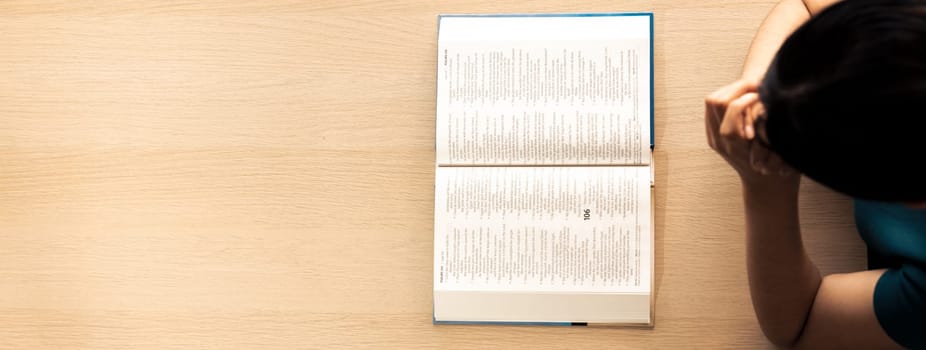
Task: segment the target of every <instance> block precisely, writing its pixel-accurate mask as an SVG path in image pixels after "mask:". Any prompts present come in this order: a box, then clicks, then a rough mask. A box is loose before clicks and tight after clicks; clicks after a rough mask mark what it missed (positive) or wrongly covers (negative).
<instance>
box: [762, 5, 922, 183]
mask: <svg viewBox="0 0 926 350" xmlns="http://www.w3.org/2000/svg"><path fill="white" fill-rule="evenodd" d="M759 95H760V98H761V100H762V103H763V104H764V105H765V108H766V115H767V118H768V119H767V121H766V125H765V127H766V130H765V132H766V134H767V136H768V143H769V144H770V145H771V147H772V148H773V149H774V151H775V152H776V153H778V154H779V155H780V156H781V157H782V159H783V160H784V161H785V162H787V163H788V164H790V165H791V166H792V167H794V168H795V169H797V170H799V171H800V172H802V173H804V175H806V176H807V177H809V178H811V179H813V180H815V181H817V182H819V183H821V184H823V185H825V186H828V187H830V188H832V189H834V190H836V191H839V192H842V193H844V194H847V195H849V196H853V197H856V198H863V199H872V200H883V201H921V200H926V170H924V169H926V168H923V166H926V164H921V161H922V160H924V159H926V112H924V109H926V0H919V1H917V0H846V1H843V2H840V3H837V4H835V5H833V6H831V7H829V8H827V9H825V10H824V11H822V12H821V13H820V14H818V15H817V16H815V17H813V18H811V19H810V20H809V21H808V22H807V23H805V24H804V25H803V26H801V27H800V28H798V30H797V31H795V32H794V33H793V34H792V35H791V36H790V37H789V38H788V39H787V40H786V41H785V43H784V44H783V45H782V46H781V48H780V49H779V51H778V53H777V55H776V57H775V59H774V60H773V62H772V64H771V66H770V67H769V70H768V72H767V73H766V76H765V79H764V80H763V82H762V85H761V86H760V88H759Z"/></svg>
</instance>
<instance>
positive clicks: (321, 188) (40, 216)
mask: <svg viewBox="0 0 926 350" xmlns="http://www.w3.org/2000/svg"><path fill="white" fill-rule="evenodd" d="M772 5H773V1H768V0H763V1H750V2H742V1H734V0H730V1H720V0H705V1H694V0H690V1H677V0H664V1H631V0H628V1H577V2H568V1H556V0H542V1H530V2H527V1H523V2H512V3H511V4H496V2H495V1H488V0H484V1H472V2H466V3H464V2H451V1H404V2H399V1H394V2H386V1H372V0H358V1H327V0H316V1H290V0H287V1H232V0H224V1H222V0H219V1H160V2H149V1H64V0H61V1H19V0H7V1H3V2H0V348H11V349H27V348H106V349H112V348H156V349H187V348H280V349H293V348H323V349H328V348H401V349H408V348H532V349H542V348H580V349H595V348H621V349H622V348H627V349H635V348H711V349H713V348H767V347H769V345H768V342H767V341H766V340H765V339H764V338H763V336H762V334H761V331H760V330H759V328H758V325H757V323H756V321H755V316H754V314H753V311H752V307H751V304H750V300H749V294H748V288H747V284H746V275H745V267H744V262H745V257H744V242H743V218H742V204H741V198H740V193H739V185H738V180H737V179H736V177H735V175H734V172H733V171H732V170H731V169H730V168H729V167H727V166H726V164H725V163H724V162H723V161H722V159H721V158H720V157H718V156H716V155H715V154H714V153H712V151H711V150H710V149H709V148H708V147H707V146H706V142H705V137H704V130H703V120H702V117H703V102H702V101H703V100H702V98H703V96H705V95H706V94H707V93H709V92H710V91H711V90H712V89H714V88H716V87H719V86H721V85H723V84H725V83H727V82H729V81H732V80H733V79H734V78H735V77H736V76H737V74H738V73H739V69H740V66H741V62H742V59H743V57H744V54H745V52H746V50H747V48H748V46H749V43H750V40H751V38H752V36H753V34H754V32H755V30H756V28H757V27H758V25H759V23H760V21H761V20H762V19H763V18H764V16H765V15H766V14H767V12H768V11H769V10H770V8H771V7H772ZM578 11H595V12H597V11H610V12H617V11H653V12H654V13H655V31H656V36H655V48H656V51H655V54H656V57H655V64H656V65H655V67H656V76H655V77H656V84H655V92H656V118H657V119H656V131H655V132H656V138H657V147H656V155H655V160H656V166H657V174H656V181H657V182H656V183H657V194H656V207H657V214H656V216H657V218H656V224H657V226H656V227H657V231H656V238H657V241H656V287H657V290H656V327H655V328H654V329H651V330H644V329H608V328H546V327H488V326H434V325H432V324H431V286H432V277H431V276H432V275H431V274H432V265H433V264H432V249H433V236H432V235H433V229H432V225H433V193H434V192H433V184H434V163H433V162H434V149H433V147H434V119H435V117H434V95H435V75H436V67H437V66H436V45H437V44H436V38H437V32H436V30H437V15H438V14H440V13H495V12H578ZM802 195H803V197H802V205H801V209H802V219H803V223H802V224H803V228H804V230H805V231H804V235H805V242H806V244H807V245H808V246H809V249H810V251H811V253H812V256H813V257H814V259H815V261H816V262H817V263H818V264H819V265H820V267H821V269H822V270H823V271H824V272H837V271H851V270H857V269H861V268H863V266H864V249H863V245H862V243H861V241H860V240H859V239H858V237H857V235H856V233H855V229H854V225H853V221H852V217H851V203H850V202H849V201H848V200H847V199H846V198H845V197H842V196H840V195H836V194H834V193H832V192H830V191H828V190H826V189H824V188H822V187H820V186H818V185H814V184H812V183H808V182H805V186H804V188H803V193H802Z"/></svg>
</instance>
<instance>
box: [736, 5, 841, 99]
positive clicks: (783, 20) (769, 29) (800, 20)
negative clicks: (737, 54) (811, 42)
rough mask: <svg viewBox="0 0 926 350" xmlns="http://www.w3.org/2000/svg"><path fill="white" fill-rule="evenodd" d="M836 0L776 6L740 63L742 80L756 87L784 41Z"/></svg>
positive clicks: (760, 27)
mask: <svg viewBox="0 0 926 350" xmlns="http://www.w3.org/2000/svg"><path fill="white" fill-rule="evenodd" d="M838 1H839V0H804V1H801V0H782V1H781V2H779V3H778V5H775V7H774V8H773V9H772V11H771V12H769V14H768V16H766V17H765V20H764V21H763V22H762V25H761V26H759V30H758V32H756V36H755V38H753V40H752V45H750V47H749V53H748V54H747V55H746V62H745V63H744V64H743V74H742V78H741V79H742V80H744V81H746V82H747V83H751V84H752V85H758V84H759V82H761V81H762V77H764V76H765V71H766V70H767V69H768V65H769V64H770V63H771V62H772V58H774V57H775V53H776V52H778V48H779V47H781V44H782V43H784V41H785V39H787V38H788V36H789V35H791V33H793V32H794V31H795V30H796V29H797V28H798V27H800V26H801V25H802V24H804V22H807V20H808V19H810V17H811V16H813V15H815V14H817V13H820V11H822V10H823V9H824V8H826V7H827V6H830V5H832V4H834V3H836V2H838Z"/></svg>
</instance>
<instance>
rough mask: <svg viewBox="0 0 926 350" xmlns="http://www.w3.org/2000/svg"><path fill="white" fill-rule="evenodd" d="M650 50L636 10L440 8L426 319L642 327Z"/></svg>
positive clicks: (651, 141)
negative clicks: (458, 11) (431, 285)
mask: <svg viewBox="0 0 926 350" xmlns="http://www.w3.org/2000/svg"><path fill="white" fill-rule="evenodd" d="M653 47H654V45H653V13H650V12H618V13H540V14H444V15H441V16H439V18H438V57H437V64H438V79H437V80H438V83H437V84H438V86H437V96H436V97H437V115H438V117H437V119H438V120H437V127H436V135H435V146H436V147H435V148H436V157H437V160H436V175H435V178H436V179H435V210H434V212H435V226H434V230H435V242H434V249H435V252H434V271H433V272H434V290H433V292H434V305H433V307H434V310H433V314H432V322H433V323H434V324H440V325H473V324H490V325H506V326H596V325H604V326H642V327H652V326H653V324H654V308H653V300H654V299H653V270H654V269H653V267H654V259H653V254H654V252H653V246H654V244H653V241H652V240H653V237H654V235H653V229H654V225H653V219H652V218H653V211H654V207H653V201H652V188H653V187H652V153H651V152H652V150H653V149H654V147H655V132H654V126H655V125H654V124H655V123H654V121H655V116H654V114H655V111H654V101H655V97H654V87H653V84H654V78H653V77H654V66H653V65H654V59H653V58H654V53H653ZM576 106H579V107H576ZM520 135H527V136H523V137H521V136H520ZM539 144H544V145H547V146H538V145H539ZM550 145H553V146H550ZM628 145H629V146H628ZM543 147H547V149H544V148H543ZM628 148H630V149H628ZM570 157H571V158H570ZM609 165H610V166H609ZM644 182H645V183H644ZM621 196H624V197H627V198H626V201H624V204H616V203H617V201H615V200H613V199H614V198H620V197H621ZM627 203H631V204H627ZM627 205H630V206H631V207H632V208H630V207H625V206H627ZM628 212H629V213H630V214H627V213H628Z"/></svg>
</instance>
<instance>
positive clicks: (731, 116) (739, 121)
mask: <svg viewBox="0 0 926 350" xmlns="http://www.w3.org/2000/svg"><path fill="white" fill-rule="evenodd" d="M758 101H759V95H758V94H756V93H754V92H749V93H746V94H744V95H743V96H740V97H738V98H736V99H735V100H733V101H732V102H730V104H729V105H728V106H727V110H726V113H725V114H724V116H723V122H722V123H721V124H720V135H721V136H724V137H734V136H735V137H738V138H740V139H743V140H748V139H749V138H748V137H747V134H746V124H747V122H746V119H747V113H746V112H747V111H748V109H749V108H750V107H751V106H752V105H753V104H755V103H756V102H758Z"/></svg>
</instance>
